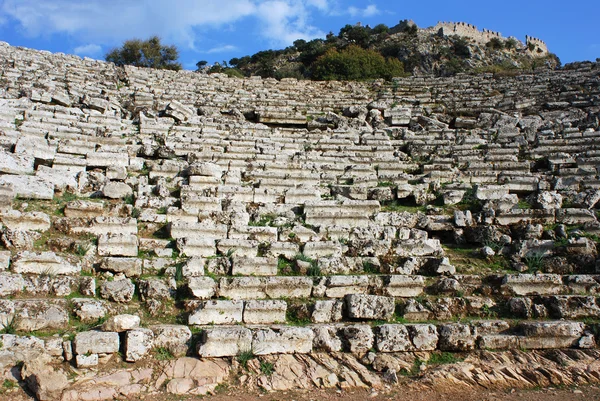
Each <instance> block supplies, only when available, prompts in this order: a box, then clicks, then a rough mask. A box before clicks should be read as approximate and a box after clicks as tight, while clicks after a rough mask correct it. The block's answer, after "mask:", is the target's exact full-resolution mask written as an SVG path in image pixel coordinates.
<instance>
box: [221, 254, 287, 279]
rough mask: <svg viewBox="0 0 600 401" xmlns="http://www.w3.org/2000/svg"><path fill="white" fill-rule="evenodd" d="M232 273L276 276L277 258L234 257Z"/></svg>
mask: <svg viewBox="0 0 600 401" xmlns="http://www.w3.org/2000/svg"><path fill="white" fill-rule="evenodd" d="M231 269H232V270H231V274H233V275H243V276H276V275H277V258H266V257H258V256H256V257H252V258H249V257H237V256H234V257H233V261H232V268H231Z"/></svg>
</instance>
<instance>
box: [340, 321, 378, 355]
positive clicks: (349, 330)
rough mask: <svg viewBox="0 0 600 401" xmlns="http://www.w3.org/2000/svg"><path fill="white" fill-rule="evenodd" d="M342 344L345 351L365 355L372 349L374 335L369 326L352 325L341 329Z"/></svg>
mask: <svg viewBox="0 0 600 401" xmlns="http://www.w3.org/2000/svg"><path fill="white" fill-rule="evenodd" d="M341 333H342V342H343V344H344V348H345V350H346V351H348V352H351V353H353V354H357V355H364V354H366V353H367V352H368V351H369V350H370V349H371V348H373V342H374V335H373V330H371V326H369V325H366V324H354V325H350V326H345V327H343V328H342V329H341Z"/></svg>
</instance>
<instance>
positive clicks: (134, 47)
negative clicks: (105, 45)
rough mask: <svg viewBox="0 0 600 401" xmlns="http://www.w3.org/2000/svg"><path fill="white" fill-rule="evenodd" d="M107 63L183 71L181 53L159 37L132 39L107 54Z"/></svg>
mask: <svg viewBox="0 0 600 401" xmlns="http://www.w3.org/2000/svg"><path fill="white" fill-rule="evenodd" d="M105 58H106V61H110V62H113V63H115V64H116V65H118V66H124V65H134V66H136V67H148V68H158V69H165V70H175V71H178V70H181V64H180V63H178V62H177V59H179V51H178V50H177V47H175V46H173V45H163V44H162V43H161V40H160V38H159V37H158V36H152V37H151V38H149V39H147V40H140V39H131V40H127V41H125V43H123V46H122V47H120V48H115V49H112V50H111V51H110V52H108V53H107V54H106V57H105Z"/></svg>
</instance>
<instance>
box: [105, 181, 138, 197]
mask: <svg viewBox="0 0 600 401" xmlns="http://www.w3.org/2000/svg"><path fill="white" fill-rule="evenodd" d="M102 194H103V195H104V196H105V197H107V198H109V199H123V198H126V197H127V196H131V195H133V190H132V189H131V187H130V186H129V185H127V184H125V183H124V182H115V181H109V182H107V183H106V185H104V188H102Z"/></svg>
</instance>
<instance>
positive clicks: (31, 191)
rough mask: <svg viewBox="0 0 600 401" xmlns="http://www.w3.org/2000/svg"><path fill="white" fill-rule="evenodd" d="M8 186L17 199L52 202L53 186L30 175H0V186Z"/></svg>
mask: <svg viewBox="0 0 600 401" xmlns="http://www.w3.org/2000/svg"><path fill="white" fill-rule="evenodd" d="M3 185H10V186H11V187H12V188H13V192H14V193H15V194H16V196H17V197H19V198H23V199H43V200H52V199H53V198H54V184H52V183H50V182H48V181H46V180H44V179H42V178H40V177H36V176H32V175H0V186H3Z"/></svg>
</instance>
